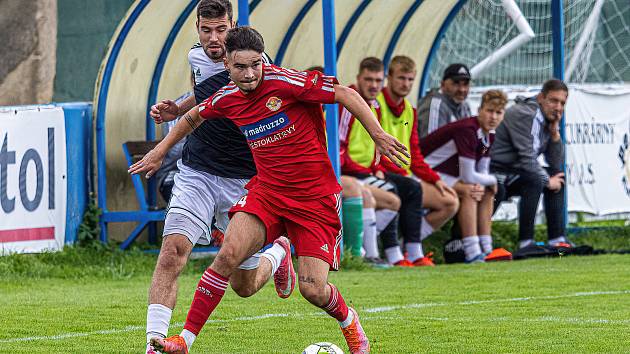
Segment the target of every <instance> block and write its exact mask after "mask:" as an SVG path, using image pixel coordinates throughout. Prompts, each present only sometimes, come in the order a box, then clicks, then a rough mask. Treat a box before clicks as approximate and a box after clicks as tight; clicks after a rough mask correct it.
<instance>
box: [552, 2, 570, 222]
mask: <svg viewBox="0 0 630 354" xmlns="http://www.w3.org/2000/svg"><path fill="white" fill-rule="evenodd" d="M551 32H552V41H553V76H554V77H555V78H556V79H559V80H563V81H564V9H563V6H562V0H552V1H551ZM560 136H561V138H562V141H563V142H566V137H565V136H566V132H565V116H564V115H562V121H561V123H560ZM564 149H565V154H564V162H563V164H562V171H563V172H564V173H565V179H566V172H567V160H566V158H567V157H566V143H565V144H564ZM564 188H565V193H564V224H565V227H566V226H567V224H568V222H569V207H568V206H569V203H568V199H569V197H568V196H569V193H568V192H567V185H566V183H565V187H564Z"/></svg>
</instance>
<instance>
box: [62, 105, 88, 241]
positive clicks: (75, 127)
mask: <svg viewBox="0 0 630 354" xmlns="http://www.w3.org/2000/svg"><path fill="white" fill-rule="evenodd" d="M57 106H60V107H62V108H63V112H64V118H65V126H66V156H67V157H66V161H67V175H66V179H67V181H68V195H67V202H66V205H67V211H66V240H65V243H66V244H72V243H75V242H76V240H77V234H78V231H79V225H81V222H82V221H83V214H84V213H85V208H86V207H87V204H88V201H89V185H90V172H91V168H90V165H91V161H92V145H91V144H90V142H91V139H90V136H91V135H92V105H91V104H90V103H87V102H85V103H61V104H58V105H57Z"/></svg>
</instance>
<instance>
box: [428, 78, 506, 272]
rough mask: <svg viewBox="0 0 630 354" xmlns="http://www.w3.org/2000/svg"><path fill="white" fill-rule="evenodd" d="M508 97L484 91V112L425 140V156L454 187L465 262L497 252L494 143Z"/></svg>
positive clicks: (480, 260)
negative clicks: (492, 168) (492, 167)
mask: <svg viewBox="0 0 630 354" xmlns="http://www.w3.org/2000/svg"><path fill="white" fill-rule="evenodd" d="M506 104H507V97H506V95H505V93H503V92H502V91H499V90H490V91H487V92H486V93H484V94H483V96H482V98H481V106H480V107H479V116H477V117H472V118H466V119H462V120H458V121H456V122H453V123H449V124H446V125H444V126H442V127H441V128H439V129H437V130H435V131H434V132H433V133H431V134H429V135H427V136H426V137H424V138H422V139H420V149H421V150H422V151H423V152H424V161H425V162H426V163H427V164H429V166H431V168H432V169H433V170H434V171H436V172H437V173H438V174H439V175H440V177H441V178H442V180H443V181H444V182H446V183H447V184H448V185H449V186H450V187H452V188H453V189H455V191H456V192H457V195H458V196H459V200H460V208H459V213H458V214H457V218H458V222H459V225H460V227H461V230H462V235H463V243H464V253H465V255H466V262H468V263H477V262H483V261H484V259H485V257H486V256H488V255H489V254H490V253H491V252H492V236H491V228H492V208H493V203H494V195H495V194H496V192H497V179H496V178H495V176H493V175H491V174H490V147H491V146H492V143H493V141H494V131H495V129H496V128H497V127H498V126H499V124H501V121H502V120H503V115H504V113H505V105H506Z"/></svg>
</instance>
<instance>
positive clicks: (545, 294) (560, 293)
mask: <svg viewBox="0 0 630 354" xmlns="http://www.w3.org/2000/svg"><path fill="white" fill-rule="evenodd" d="M64 253H67V252H64ZM70 253H72V252H70ZM26 257H30V256H18V255H15V256H11V257H4V258H5V259H4V260H2V261H1V262H0V275H1V276H2V277H3V280H2V281H1V282H0V294H1V295H0V309H2V310H1V313H2V315H1V316H0V352H2V353H9V352H10V353H141V352H143V349H144V337H145V335H144V330H145V329H144V325H145V316H146V299H147V289H148V286H149V281H150V273H151V266H152V264H153V263H154V262H155V258H154V256H148V255H144V254H142V253H140V252H135V253H131V254H130V255H129V254H124V255H121V254H120V253H115V254H114V255H111V254H109V255H105V256H103V257H101V258H99V259H98V260H94V263H96V267H95V268H89V267H82V266H81V264H80V262H79V263H77V262H78V261H80V260H81V259H82V258H81V255H79V256H77V255H72V254H71V255H70V256H68V255H61V256H56V255H51V256H48V257H49V258H45V260H46V262H43V263H42V262H40V261H38V262H34V261H33V258H26ZM64 257H65V258H64ZM73 257H74V258H76V259H75V260H74V261H73V262H74V263H73V265H72V267H76V272H73V271H72V269H74V268H69V269H66V272H64V273H58V274H57V273H46V272H44V271H41V272H40V273H33V274H30V275H28V276H24V274H27V272H28V271H29V270H28V269H33V268H37V267H39V269H40V270H42V269H46V267H47V266H48V265H50V266H54V265H55V263H59V264H60V265H63V264H62V263H64V262H67V261H68V259H66V258H69V259H74V258H73ZM108 257H109V258H108ZM102 258H104V259H102ZM47 262H48V263H50V264H48V263H47ZM99 262H100V263H101V264H102V266H101V267H100V268H98V267H99ZM204 262H207V261H196V265H193V266H191V267H189V268H187V270H186V271H185V273H184V274H183V276H182V278H181V282H180V292H179V301H178V306H177V308H176V309H175V311H174V316H173V321H172V323H173V326H172V327H171V328H172V333H178V332H179V331H180V330H181V326H182V322H183V320H184V318H185V315H186V311H187V309H188V305H189V304H190V301H191V299H192V293H193V290H194V288H195V285H196V283H197V281H198V270H199V268H200V267H202V266H201V264H203V263H204ZM37 264H39V265H37ZM16 269H18V270H16ZM51 269H52V268H51ZM80 269H83V273H81V271H80ZM72 273H77V274H72ZM331 280H332V281H333V282H334V283H335V284H337V285H338V287H339V289H340V290H341V292H342V293H343V294H344V296H345V298H346V299H347V300H348V301H349V302H351V303H352V305H353V306H355V308H356V309H357V310H358V311H359V314H360V315H361V318H362V323H363V326H364V328H365V330H366V331H367V333H368V335H369V336H370V339H371V341H372V348H373V353H424V352H432V353H433V352H437V353H460V352H461V353H473V352H474V353H477V352H480V353H484V352H485V353H497V352H502V353H503V352H528V353H541V352H549V353H552V352H553V353H558V352H565V353H576V352H577V353H582V352H606V353H622V352H630V256H628V255H609V256H591V257H564V258H556V259H538V260H528V261H520V262H504V263H494V264H480V265H473V266H467V265H452V266H438V267H435V268H433V269H426V268H418V269H391V270H349V271H342V272H339V273H336V274H333V275H332V276H331ZM317 341H330V342H333V343H336V344H338V345H340V346H341V347H342V348H346V346H345V343H344V341H343V338H342V336H341V333H340V331H339V329H338V327H337V325H336V323H335V322H334V321H333V320H332V319H330V318H328V317H327V316H325V315H323V314H322V313H321V311H318V310H317V309H316V308H314V307H312V306H310V305H308V304H307V303H306V301H305V300H304V299H302V298H301V296H300V295H299V293H297V292H296V293H295V294H294V295H293V296H292V297H291V298H290V299H288V300H281V299H279V298H278V297H277V296H276V295H275V292H274V290H273V285H272V284H268V285H267V286H266V287H265V288H264V289H263V290H262V291H261V292H260V293H259V294H257V295H255V296H254V297H252V298H249V299H241V298H239V297H237V296H236V295H235V294H234V293H233V292H230V291H228V293H227V295H226V296H225V298H224V300H223V302H222V303H221V304H220V306H219V308H218V310H217V311H216V312H215V314H213V316H212V317H211V321H210V322H209V323H208V324H207V325H206V327H205V329H204V331H203V332H202V334H201V336H200V337H199V338H198V340H197V342H196V343H195V346H194V347H193V353H300V352H301V350H302V349H303V348H304V347H306V346H307V345H308V344H310V343H313V342H317Z"/></svg>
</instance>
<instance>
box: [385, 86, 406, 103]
mask: <svg viewBox="0 0 630 354" xmlns="http://www.w3.org/2000/svg"><path fill="white" fill-rule="evenodd" d="M385 90H386V91H387V94H388V95H389V98H391V99H392V102H393V103H395V104H396V105H397V106H398V105H400V104H401V103H402V101H403V100H404V99H405V98H404V97H401V96H398V95H397V94H395V93H394V92H393V91H392V90H391V89H390V88H389V86H387V87H385Z"/></svg>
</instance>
